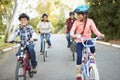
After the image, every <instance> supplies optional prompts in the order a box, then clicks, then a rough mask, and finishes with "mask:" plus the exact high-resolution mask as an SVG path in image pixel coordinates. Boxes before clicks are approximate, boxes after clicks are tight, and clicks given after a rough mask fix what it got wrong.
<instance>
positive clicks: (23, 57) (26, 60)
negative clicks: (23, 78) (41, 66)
mask: <svg viewBox="0 0 120 80" xmlns="http://www.w3.org/2000/svg"><path fill="white" fill-rule="evenodd" d="M17 61H18V62H19V61H21V62H22V65H23V69H24V75H26V71H27V70H30V69H31V68H32V66H30V55H29V53H28V52H27V50H26V49H25V47H21V54H20V55H19V56H17Z"/></svg>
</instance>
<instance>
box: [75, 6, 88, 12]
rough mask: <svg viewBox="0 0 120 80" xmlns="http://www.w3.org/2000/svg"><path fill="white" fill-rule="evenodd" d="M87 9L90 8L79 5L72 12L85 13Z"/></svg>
mask: <svg viewBox="0 0 120 80" xmlns="http://www.w3.org/2000/svg"><path fill="white" fill-rule="evenodd" d="M89 8H90V7H89V6H87V5H80V6H78V7H77V8H76V9H75V10H74V12H75V13H87V12H88V11H89Z"/></svg>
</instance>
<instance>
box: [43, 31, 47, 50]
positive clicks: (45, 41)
mask: <svg viewBox="0 0 120 80" xmlns="http://www.w3.org/2000/svg"><path fill="white" fill-rule="evenodd" d="M42 34H43V42H42V46H43V48H42V51H47V40H46V33H42ZM44 43H45V44H44ZM44 46H45V47H44ZM44 48H45V49H44Z"/></svg>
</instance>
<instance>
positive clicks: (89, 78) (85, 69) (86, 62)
mask: <svg viewBox="0 0 120 80" xmlns="http://www.w3.org/2000/svg"><path fill="white" fill-rule="evenodd" d="M97 39H100V38H99V37H96V38H90V39H83V38H82V37H80V40H81V41H82V44H83V46H84V48H83V52H82V54H83V56H82V67H81V69H82V80H100V78H99V72H98V69H97V64H96V60H95V57H94V55H93V54H92V53H91V51H90V47H92V46H95V45H96V40H97ZM89 40H92V42H93V45H88V44H87V41H89ZM84 41H85V42H84Z"/></svg>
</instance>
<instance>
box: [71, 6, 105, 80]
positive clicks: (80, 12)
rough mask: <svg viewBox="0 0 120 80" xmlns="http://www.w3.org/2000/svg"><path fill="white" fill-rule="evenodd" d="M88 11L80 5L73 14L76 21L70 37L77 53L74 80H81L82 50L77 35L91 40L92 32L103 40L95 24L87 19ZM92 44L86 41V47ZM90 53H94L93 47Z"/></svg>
mask: <svg viewBox="0 0 120 80" xmlns="http://www.w3.org/2000/svg"><path fill="white" fill-rule="evenodd" d="M88 10H89V6H87V5H80V6H78V7H77V8H76V9H75V10H74V12H75V13H76V14H77V16H78V19H77V20H76V21H75V22H74V24H73V27H72V29H71V31H70V35H71V37H72V38H74V39H75V41H76V43H77V44H76V52H77V63H76V70H77V75H76V78H77V79H79V80H82V78H81V72H82V70H81V63H82V49H83V44H82V43H81V40H80V39H79V37H78V36H77V35H81V37H82V38H84V39H88V38H91V31H93V32H94V34H95V35H97V36H99V37H101V38H104V35H103V34H101V33H100V32H99V30H98V29H97V28H96V25H95V23H94V22H93V20H92V19H89V18H88ZM89 44H93V43H92V41H91V40H90V41H88V45H89ZM90 50H91V53H93V54H94V53H95V47H91V48H90Z"/></svg>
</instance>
